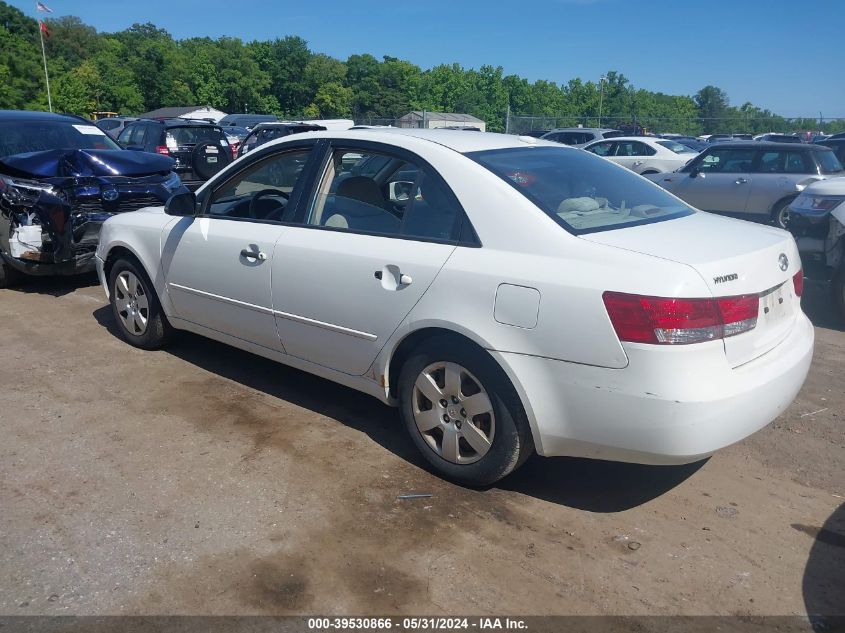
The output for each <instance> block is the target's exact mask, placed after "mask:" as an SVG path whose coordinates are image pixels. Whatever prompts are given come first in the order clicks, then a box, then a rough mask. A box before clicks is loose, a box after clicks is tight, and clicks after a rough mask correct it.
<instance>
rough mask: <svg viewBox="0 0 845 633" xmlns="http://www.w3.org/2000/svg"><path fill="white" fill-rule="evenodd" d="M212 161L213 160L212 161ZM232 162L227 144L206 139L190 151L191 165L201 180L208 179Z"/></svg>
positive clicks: (230, 151)
mask: <svg viewBox="0 0 845 633" xmlns="http://www.w3.org/2000/svg"><path fill="white" fill-rule="evenodd" d="M212 161H213V162H212ZM231 162H232V150H231V149H229V146H228V145H227V146H225V147H224V146H223V145H220V144H218V143H212V142H209V141H206V142H204V143H198V144H197V145H196V147H194V149H193V151H192V152H191V167H192V168H193V170H194V173H195V174H196V175H197V176H199V177H200V178H202V179H203V180H210V179H211V178H212V176H214V175H215V174H216V173H217V172H218V171H220V170H221V169H223V168H224V167H226V166H227V165H228V164H229V163H231Z"/></svg>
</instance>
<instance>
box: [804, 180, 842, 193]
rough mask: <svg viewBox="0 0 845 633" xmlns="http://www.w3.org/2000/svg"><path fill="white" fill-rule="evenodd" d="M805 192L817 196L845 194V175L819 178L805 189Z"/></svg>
mask: <svg viewBox="0 0 845 633" xmlns="http://www.w3.org/2000/svg"><path fill="white" fill-rule="evenodd" d="M804 193H805V194H808V195H815V196H845V177H843V176H837V177H835V178H828V179H827V180H819V181H817V182H814V183H813V184H811V185H809V186H808V187H807V188H806V189H804Z"/></svg>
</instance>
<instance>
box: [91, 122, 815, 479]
mask: <svg viewBox="0 0 845 633" xmlns="http://www.w3.org/2000/svg"><path fill="white" fill-rule="evenodd" d="M97 268H98V272H99V275H100V279H101V281H102V284H103V286H104V288H105V291H106V294H107V296H108V297H109V298H110V301H111V305H112V308H113V311H114V316H115V320H116V322H117V324H118V326H119V329H120V331H121V333H122V335H123V337H124V338H125V339H126V340H127V341H128V342H130V343H131V344H133V345H136V346H138V347H142V348H156V347H160V346H162V345H164V344H165V343H166V341H167V339H168V338H169V337H170V335H171V334H172V332H173V330H189V331H191V332H195V333H198V334H201V335H204V336H207V337H210V338H213V339H216V340H218V341H223V342H225V343H228V344H231V345H234V346H236V347H239V348H241V349H244V350H248V351H250V352H253V353H256V354H259V355H262V356H266V357H268V358H271V359H275V360H277V361H279V362H282V363H285V364H288V365H291V366H293V367H297V368H300V369H303V370H305V371H309V372H312V373H314V374H317V375H319V376H323V377H325V378H327V379H329V380H333V381H336V382H339V383H342V384H344V385H347V386H349V387H352V388H354V389H357V390H360V391H363V392H365V393H368V394H370V395H372V396H375V397H376V398H378V399H380V400H382V401H384V402H386V403H390V404H393V405H398V407H399V410H400V413H401V417H402V420H403V422H404V425H405V426H406V428H407V430H408V432H409V433H410V436H411V437H412V438H413V441H414V443H415V444H416V446H417V447H418V448H419V450H420V451H421V452H422V454H423V455H424V456H425V458H426V459H427V460H428V461H429V462H430V463H431V464H432V465H433V467H434V468H435V469H436V470H437V471H438V472H439V473H441V474H442V475H444V476H446V477H449V478H452V479H454V480H457V481H460V482H464V483H469V484H475V485H480V484H489V483H492V482H494V481H496V480H498V479H500V478H501V477H504V476H505V475H507V474H508V473H509V472H511V471H512V470H513V469H514V468H516V467H517V466H518V465H519V464H521V463H522V462H523V461H524V460H525V459H526V458H527V457H528V456H529V455H530V454H531V453H532V452H534V451H536V452H538V453H539V454H540V455H572V456H582V457H596V458H602V459H611V460H622V461H631V462H639V463H648V464H666V463H685V462H691V461H696V460H699V459H701V458H703V457H704V456H707V455H710V454H711V453H713V452H714V451H716V450H718V449H719V448H722V447H724V446H726V445H728V444H731V443H733V442H737V441H739V440H741V439H743V438H744V437H746V436H747V435H749V434H751V433H753V432H755V431H756V430H758V429H760V428H761V427H763V426H765V425H766V424H768V423H769V422H771V421H772V420H773V419H774V418H775V417H776V416H777V415H778V414H780V413H781V412H782V411H783V410H784V409H785V408H786V407H787V405H789V403H790V402H791V401H792V399H793V398H794V397H795V395H796V394H797V392H798V390H799V389H800V387H801V385H802V383H803V381H804V379H805V377H806V374H807V371H808V369H809V366H810V359H811V356H812V352H813V328H812V326H811V324H810V322H809V321H808V319H807V318H806V316H805V315H804V313H803V312H802V311H801V306H800V294H801V289H802V273H801V262H800V259H799V256H798V251H797V250H796V247H795V242H794V241H793V239H792V237H791V236H790V235H789V234H788V233H786V232H785V231H781V230H779V229H774V228H769V227H764V226H758V225H754V224H750V223H747V222H742V221H738V220H731V219H727V218H722V217H717V216H714V215H710V214H707V213H701V212H697V211H695V210H694V209H692V208H690V207H688V206H687V205H686V204H684V203H683V202H682V201H681V200H679V199H678V198H675V197H674V196H672V195H671V194H669V193H667V192H666V191H664V190H663V189H661V188H660V187H658V186H657V185H654V184H652V183H651V182H648V181H647V180H646V179H644V178H640V177H639V176H636V175H635V174H633V173H631V172H630V171H628V170H626V169H623V168H621V167H619V166H618V165H614V164H612V163H611V162H609V161H605V160H601V159H599V158H597V157H596V156H593V155H591V154H590V153H588V152H584V151H581V150H580V149H574V148H569V147H565V146H561V145H559V144H557V143H551V142H546V141H540V140H537V139H534V138H529V137H517V136H508V135H499V134H486V133H479V134H467V133H466V132H462V131H443V130H352V131H335V132H332V131H326V132H313V133H308V134H300V135H293V136H289V137H286V138H284V139H280V140H279V141H275V142H271V143H268V144H266V145H263V146H261V147H260V148H258V149H257V150H255V151H254V152H250V153H249V154H247V155H246V156H244V157H242V158H240V159H239V160H237V161H235V162H234V163H232V164H231V165H229V166H227V168H226V169H224V170H223V171H221V172H220V173H219V174H217V175H216V176H215V177H214V178H213V179H211V180H210V181H208V182H207V183H206V184H205V185H204V186H203V187H202V188H200V189H199V190H198V192H197V193H196V195H195V194H191V193H185V194H180V195H176V196H173V197H172V198H171V199H170V200H169V201H168V203H167V205H166V207H165V208H148V209H146V210H142V211H139V212H135V213H124V214H121V215H118V216H115V217H113V218H110V219H109V220H108V221H107V222H106V223H105V224H104V226H103V229H102V233H101V234H100V244H99V247H98V249H97Z"/></svg>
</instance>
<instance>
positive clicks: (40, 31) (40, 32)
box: [38, 20, 53, 112]
mask: <svg viewBox="0 0 845 633" xmlns="http://www.w3.org/2000/svg"><path fill="white" fill-rule="evenodd" d="M43 25H44V23H43V22H42V21H41V20H38V37H40V38H41V59H43V60H44V79H46V80H47V105H48V106H49V107H50V112H52V111H53V98H52V97H51V96H50V75H49V73H48V72H47V52H46V50H45V49H44V28H43Z"/></svg>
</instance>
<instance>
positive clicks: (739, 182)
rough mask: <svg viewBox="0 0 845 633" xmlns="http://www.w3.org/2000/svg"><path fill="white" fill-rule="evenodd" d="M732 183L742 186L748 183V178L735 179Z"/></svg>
mask: <svg viewBox="0 0 845 633" xmlns="http://www.w3.org/2000/svg"><path fill="white" fill-rule="evenodd" d="M734 182H735V183H736V184H738V185H744V184H745V183H747V182H748V178H737V179H736V180H734Z"/></svg>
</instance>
